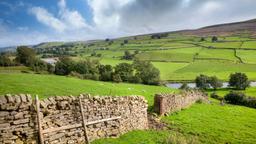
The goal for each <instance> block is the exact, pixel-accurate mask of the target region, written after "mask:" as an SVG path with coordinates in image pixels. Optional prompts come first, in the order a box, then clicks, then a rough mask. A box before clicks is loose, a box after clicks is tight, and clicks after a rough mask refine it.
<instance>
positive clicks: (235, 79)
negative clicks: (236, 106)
mask: <svg viewBox="0 0 256 144" xmlns="http://www.w3.org/2000/svg"><path fill="white" fill-rule="evenodd" d="M249 84H250V82H249V81H248V77H247V75H246V74H244V73H235V74H231V75H230V79H229V86H230V87H233V88H235V89H237V90H245V89H246V88H247V87H249Z"/></svg>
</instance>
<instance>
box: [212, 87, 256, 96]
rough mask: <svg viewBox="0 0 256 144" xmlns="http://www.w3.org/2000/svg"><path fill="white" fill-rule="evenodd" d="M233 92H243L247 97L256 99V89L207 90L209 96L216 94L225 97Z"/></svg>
mask: <svg viewBox="0 0 256 144" xmlns="http://www.w3.org/2000/svg"><path fill="white" fill-rule="evenodd" d="M231 91H236V92H242V93H244V94H245V95H246V96H249V97H256V87H249V88H247V89H246V90H234V89H230V88H221V89H217V90H212V89H211V90H207V92H208V93H209V94H211V93H213V92H215V93H216V94H217V95H219V96H221V97H224V96H225V95H226V94H228V93H229V92H231Z"/></svg>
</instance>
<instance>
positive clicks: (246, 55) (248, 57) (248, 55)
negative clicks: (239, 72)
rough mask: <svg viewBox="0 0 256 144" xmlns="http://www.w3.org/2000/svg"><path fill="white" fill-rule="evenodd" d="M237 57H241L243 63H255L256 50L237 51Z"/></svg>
mask: <svg viewBox="0 0 256 144" xmlns="http://www.w3.org/2000/svg"><path fill="white" fill-rule="evenodd" d="M237 55H238V56H239V57H241V59H242V61H243V62H244V63H249V64H255V63H256V50H255V51H245V50H238V51H237Z"/></svg>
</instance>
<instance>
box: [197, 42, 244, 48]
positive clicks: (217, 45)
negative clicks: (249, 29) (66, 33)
mask: <svg viewBox="0 0 256 144" xmlns="http://www.w3.org/2000/svg"><path fill="white" fill-rule="evenodd" d="M201 44H202V45H203V46H207V47H209V46H212V47H215V48H240V46H241V44H242V42H214V43H213V42H204V43H201Z"/></svg>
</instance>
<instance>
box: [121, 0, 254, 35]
mask: <svg viewBox="0 0 256 144" xmlns="http://www.w3.org/2000/svg"><path fill="white" fill-rule="evenodd" d="M255 5H256V1H255V0H225V1H224V0H135V1H133V2H131V3H129V4H127V5H125V6H124V7H122V9H119V14H120V29H119V30H120V31H122V30H123V31H126V32H127V33H131V34H134V33H148V32H157V31H169V30H178V29H191V28H199V27H202V26H207V25H211V24H217V23H226V22H233V21H240V20H246V19H250V18H256V9H255V8H254V6H255Z"/></svg>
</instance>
